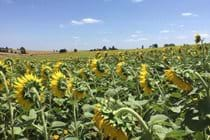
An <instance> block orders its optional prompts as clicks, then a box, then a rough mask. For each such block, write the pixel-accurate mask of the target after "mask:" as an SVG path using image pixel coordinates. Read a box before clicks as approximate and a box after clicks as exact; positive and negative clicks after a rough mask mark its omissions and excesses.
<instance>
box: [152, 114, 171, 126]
mask: <svg viewBox="0 0 210 140" xmlns="http://www.w3.org/2000/svg"><path fill="white" fill-rule="evenodd" d="M167 119H168V117H167V116H166V115H162V114H158V115H154V116H151V118H150V121H149V122H148V123H149V124H150V125H155V124H162V123H163V122H164V121H166V120H167Z"/></svg>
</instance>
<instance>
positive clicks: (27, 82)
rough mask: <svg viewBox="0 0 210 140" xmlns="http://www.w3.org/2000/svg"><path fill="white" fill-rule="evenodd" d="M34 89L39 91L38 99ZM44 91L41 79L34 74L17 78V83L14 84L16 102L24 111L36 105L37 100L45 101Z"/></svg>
mask: <svg viewBox="0 0 210 140" xmlns="http://www.w3.org/2000/svg"><path fill="white" fill-rule="evenodd" d="M33 88H35V89H36V90H37V92H38V94H39V95H38V97H36V96H37V95H36V94H35V92H34V91H31V90H32V89H33ZM42 90H43V87H42V84H41V79H38V78H37V77H36V76H34V75H32V74H26V75H24V76H22V77H19V78H17V81H16V82H15V84H14V91H15V94H16V100H17V102H18V103H19V104H20V105H21V106H22V107H23V108H24V109H29V108H30V107H31V106H32V105H34V103H35V102H36V99H37V98H38V100H39V101H41V102H42V101H43V100H44V94H43V93H42Z"/></svg>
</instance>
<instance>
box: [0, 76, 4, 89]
mask: <svg viewBox="0 0 210 140" xmlns="http://www.w3.org/2000/svg"><path fill="white" fill-rule="evenodd" d="M3 88H4V83H3V79H2V78H0V91H2V90H3Z"/></svg>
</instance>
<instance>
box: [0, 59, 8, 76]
mask: <svg viewBox="0 0 210 140" xmlns="http://www.w3.org/2000/svg"><path fill="white" fill-rule="evenodd" d="M0 71H2V72H3V73H4V74H6V73H7V72H8V67H7V65H5V64H4V63H3V62H2V61H0Z"/></svg>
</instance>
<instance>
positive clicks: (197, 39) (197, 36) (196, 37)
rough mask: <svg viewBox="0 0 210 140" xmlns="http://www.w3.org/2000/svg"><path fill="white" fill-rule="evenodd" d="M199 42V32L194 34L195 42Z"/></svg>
mask: <svg viewBox="0 0 210 140" xmlns="http://www.w3.org/2000/svg"><path fill="white" fill-rule="evenodd" d="M199 42H201V36H200V35H199V34H195V43H196V44H198V43H199Z"/></svg>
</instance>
